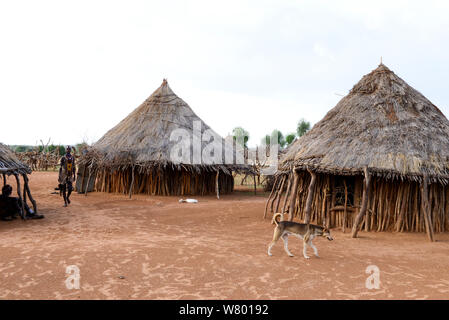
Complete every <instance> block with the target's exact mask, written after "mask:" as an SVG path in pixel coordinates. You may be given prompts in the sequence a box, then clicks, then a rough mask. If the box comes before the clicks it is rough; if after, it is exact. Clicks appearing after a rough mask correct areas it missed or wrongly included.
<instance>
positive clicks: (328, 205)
mask: <svg viewBox="0 0 449 320" xmlns="http://www.w3.org/2000/svg"><path fill="white" fill-rule="evenodd" d="M326 185H327V188H326V212H325V217H324V226H325V227H326V228H327V229H329V228H330V214H331V206H332V189H331V177H330V176H329V175H327V177H326Z"/></svg>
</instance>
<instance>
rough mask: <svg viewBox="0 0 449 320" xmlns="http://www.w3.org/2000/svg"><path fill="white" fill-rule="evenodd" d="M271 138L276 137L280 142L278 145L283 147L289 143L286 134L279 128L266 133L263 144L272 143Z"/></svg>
mask: <svg viewBox="0 0 449 320" xmlns="http://www.w3.org/2000/svg"><path fill="white" fill-rule="evenodd" d="M271 139H276V140H277V142H278V145H279V146H280V147H281V148H284V147H285V145H286V144H287V141H285V138H284V135H283V134H282V132H281V131H279V130H278V129H274V130H273V132H272V133H271V134H267V135H265V137H263V138H262V144H264V145H267V146H268V145H270V142H271Z"/></svg>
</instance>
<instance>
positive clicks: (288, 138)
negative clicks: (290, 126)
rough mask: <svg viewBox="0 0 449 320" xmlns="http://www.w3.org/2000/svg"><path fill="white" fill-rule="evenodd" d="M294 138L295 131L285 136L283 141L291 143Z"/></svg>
mask: <svg viewBox="0 0 449 320" xmlns="http://www.w3.org/2000/svg"><path fill="white" fill-rule="evenodd" d="M295 139H296V134H295V133H290V134H288V135H287V136H286V137H285V142H287V145H288V146H289V145H291V144H292V143H293V141H295Z"/></svg>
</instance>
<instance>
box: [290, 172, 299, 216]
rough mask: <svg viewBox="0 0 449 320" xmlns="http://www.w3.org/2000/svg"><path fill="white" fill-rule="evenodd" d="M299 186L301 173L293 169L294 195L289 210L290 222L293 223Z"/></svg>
mask: <svg viewBox="0 0 449 320" xmlns="http://www.w3.org/2000/svg"><path fill="white" fill-rule="evenodd" d="M298 184H299V173H298V172H297V171H296V169H295V168H294V169H293V185H292V195H291V198H290V208H289V209H288V220H289V221H293V217H294V215H295V206H296V194H297V193H298Z"/></svg>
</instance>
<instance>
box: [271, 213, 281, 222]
mask: <svg viewBox="0 0 449 320" xmlns="http://www.w3.org/2000/svg"><path fill="white" fill-rule="evenodd" d="M281 216H282V213H276V214H275V215H274V216H273V220H272V221H271V224H275V225H279V222H280V221H281ZM278 218H279V219H278Z"/></svg>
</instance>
